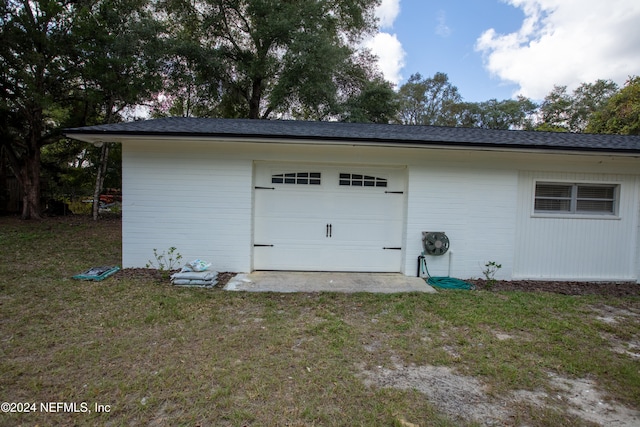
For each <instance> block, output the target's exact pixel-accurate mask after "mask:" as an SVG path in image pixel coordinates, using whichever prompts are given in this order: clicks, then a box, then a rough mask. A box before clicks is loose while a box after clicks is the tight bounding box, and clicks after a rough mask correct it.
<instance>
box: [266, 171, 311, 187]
mask: <svg viewBox="0 0 640 427" xmlns="http://www.w3.org/2000/svg"><path fill="white" fill-rule="evenodd" d="M321 180H322V174H321V173H320V172H286V173H278V174H273V175H271V183H272V184H296V185H320V184H321Z"/></svg>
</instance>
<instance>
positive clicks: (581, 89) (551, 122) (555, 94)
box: [536, 80, 618, 132]
mask: <svg viewBox="0 0 640 427" xmlns="http://www.w3.org/2000/svg"><path fill="white" fill-rule="evenodd" d="M617 89H618V86H617V85H616V84H615V83H614V82H613V81H611V80H597V81H596V82H594V83H582V84H581V85H580V86H578V88H576V89H575V90H574V91H573V93H572V94H569V93H567V87H566V86H554V87H553V90H552V91H551V92H550V93H549V94H548V95H547V96H546V97H545V99H544V102H543V103H542V105H541V106H540V120H539V122H538V124H537V127H536V129H537V130H545V131H555V132H583V131H584V130H585V128H586V126H587V123H588V122H589V119H590V117H591V116H592V115H593V114H594V113H595V112H596V111H598V110H599V109H600V108H602V106H603V105H604V104H605V103H606V102H607V100H608V99H609V98H610V97H611V96H612V95H613V94H614V93H615V92H616V91H617Z"/></svg>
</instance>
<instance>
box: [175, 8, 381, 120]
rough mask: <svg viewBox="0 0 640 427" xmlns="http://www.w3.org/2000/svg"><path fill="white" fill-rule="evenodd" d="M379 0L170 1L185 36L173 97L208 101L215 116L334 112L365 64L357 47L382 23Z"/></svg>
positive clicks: (321, 115)
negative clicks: (378, 19)
mask: <svg viewBox="0 0 640 427" xmlns="http://www.w3.org/2000/svg"><path fill="white" fill-rule="evenodd" d="M378 2H379V1H378V0H335V1H316V0H296V1H292V0H289V1H274V0H201V1H198V2H191V1H187V0H166V2H165V3H164V10H165V11H166V15H167V17H168V19H169V20H170V21H172V22H174V23H178V27H177V28H175V30H176V33H177V34H178V35H179V39H180V40H179V41H178V42H177V43H176V47H177V49H176V50H175V51H174V52H173V53H172V61H171V62H170V63H169V64H168V67H169V72H170V73H172V74H173V75H177V76H179V77H180V79H179V80H181V81H182V83H183V91H182V92H183V95H180V94H179V92H177V91H176V88H173V94H172V96H173V97H175V98H177V99H178V100H179V102H180V103H181V104H182V105H185V100H187V102H191V100H206V103H208V107H207V108H205V109H204V112H206V115H209V116H226V117H228V116H245V117H248V118H253V119H256V118H268V117H270V116H272V115H273V114H275V113H279V114H285V115H291V114H296V111H305V113H304V116H310V117H313V118H324V117H328V116H330V115H331V114H333V113H335V112H336V111H337V109H338V106H339V104H340V96H339V95H340V91H341V90H343V89H345V88H347V87H348V85H349V84H350V83H349V78H350V76H352V72H353V69H354V68H358V67H360V66H362V64H359V63H358V60H357V55H356V49H355V48H354V47H353V46H354V42H355V41H357V40H358V39H359V38H360V37H361V36H362V35H363V34H366V33H368V32H371V31H373V29H375V19H374V15H373V11H374V7H375V6H376V5H377V4H378ZM184 89H186V90H184ZM185 92H186V94H187V95H188V96H186V97H185V96H184V93H185ZM183 110H184V109H183ZM186 111H187V112H188V113H191V112H192V111H194V112H195V110H192V109H191V108H188V109H187V110H186ZM202 112H203V111H201V112H200V113H202Z"/></svg>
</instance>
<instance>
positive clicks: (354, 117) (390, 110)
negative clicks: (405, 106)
mask: <svg viewBox="0 0 640 427" xmlns="http://www.w3.org/2000/svg"><path fill="white" fill-rule="evenodd" d="M344 108H345V111H344V113H343V114H342V116H343V119H342V120H343V121H345V122H358V123H380V124H388V123H391V122H394V121H396V117H397V114H398V108H399V104H398V95H397V94H396V93H395V92H394V90H393V87H392V86H391V84H390V83H389V82H387V81H384V80H382V79H376V80H374V81H372V82H367V83H366V84H365V85H364V88H363V89H362V90H361V91H360V93H358V94H357V95H354V96H352V97H351V98H349V99H348V100H347V101H346V102H345V107H344Z"/></svg>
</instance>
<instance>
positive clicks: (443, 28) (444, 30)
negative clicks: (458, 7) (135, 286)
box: [436, 10, 451, 37]
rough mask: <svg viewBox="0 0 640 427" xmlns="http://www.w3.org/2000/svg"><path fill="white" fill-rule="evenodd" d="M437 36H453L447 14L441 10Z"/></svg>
mask: <svg viewBox="0 0 640 427" xmlns="http://www.w3.org/2000/svg"><path fill="white" fill-rule="evenodd" d="M436 34H437V35H439V36H440V37H449V36H450V35H451V28H449V26H448V25H447V13H446V12H445V11H444V10H440V11H439V12H438V25H437V26H436Z"/></svg>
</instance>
